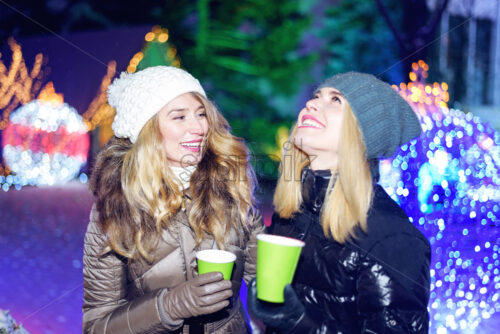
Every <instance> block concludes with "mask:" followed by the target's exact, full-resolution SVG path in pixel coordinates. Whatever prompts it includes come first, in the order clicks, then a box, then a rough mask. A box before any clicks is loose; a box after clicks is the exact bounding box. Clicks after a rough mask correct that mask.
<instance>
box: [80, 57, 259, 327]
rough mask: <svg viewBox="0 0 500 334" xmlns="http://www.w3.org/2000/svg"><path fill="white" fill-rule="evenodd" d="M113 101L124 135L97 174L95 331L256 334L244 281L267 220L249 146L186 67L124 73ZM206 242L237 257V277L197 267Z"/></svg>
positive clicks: (87, 316)
mask: <svg viewBox="0 0 500 334" xmlns="http://www.w3.org/2000/svg"><path fill="white" fill-rule="evenodd" d="M108 100H109V103H110V105H111V106H112V107H114V108H115V109H116V116H115V119H114V122H113V126H112V127H113V131H114V134H115V136H114V137H113V138H112V139H111V140H110V141H109V143H108V144H107V145H106V146H105V147H104V148H103V150H102V151H101V152H100V153H99V155H98V156H97V159H96V164H95V167H94V170H93V173H92V177H91V182H90V188H91V190H92V192H93V194H94V196H95V205H94V207H93V208H92V212H91V214H90V223H89V226H88V229H87V233H86V236H85V247H84V269H83V274H84V305H83V313H84V316H83V330H84V333H109V334H115V333H170V332H176V333H247V332H248V331H249V329H248V325H247V322H246V315H245V313H244V310H243V308H242V305H241V303H240V301H239V289H240V285H241V282H242V278H244V279H245V281H246V282H247V283H248V282H249V280H250V279H251V278H252V277H253V276H254V275H255V261H256V254H255V251H256V238H255V236H256V234H258V233H260V232H262V229H263V223H262V219H261V216H260V213H259V212H258V210H257V209H256V207H255V201H254V196H253V188H254V174H253V171H252V169H251V166H250V164H249V159H248V158H249V152H248V149H247V147H246V146H245V144H244V143H243V142H242V141H241V140H240V139H239V138H236V137H234V136H233V135H231V133H230V132H229V125H228V123H227V121H226V120H225V119H224V117H223V116H222V115H221V114H220V112H219V111H218V110H217V109H216V107H215V106H214V105H213V104H212V103H211V102H210V101H209V100H208V99H207V97H206V95H205V92H204V90H203V88H202V87H201V85H200V83H199V82H198V80H196V79H195V78H194V77H192V76H191V75H190V74H189V73H187V72H186V71H183V70H181V69H178V68H175V67H167V66H156V67H150V68H147V69H145V70H143V71H139V72H137V73H134V74H128V73H123V74H122V75H121V76H120V78H119V79H116V80H115V81H114V82H113V83H112V84H111V85H110V87H109V89H108ZM204 249H224V250H228V251H230V252H232V253H234V254H235V255H236V261H235V265H234V269H233V273H232V278H231V280H223V277H222V274H221V273H208V274H203V275H198V274H197V273H196V258H195V253H196V251H199V250H204Z"/></svg>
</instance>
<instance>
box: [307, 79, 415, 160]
mask: <svg viewBox="0 0 500 334" xmlns="http://www.w3.org/2000/svg"><path fill="white" fill-rule="evenodd" d="M324 87H331V88H335V89H337V90H338V91H339V92H340V93H342V95H344V97H345V98H346V100H347V101H348V102H349V105H350V106H351V108H352V111H353V112H354V115H355V116H356V119H357V121H358V124H359V127H360V129H361V133H362V134H363V140H364V143H365V146H366V158H367V159H368V160H370V159H379V158H388V157H391V156H392V155H393V154H394V153H395V152H396V150H397V149H398V147H399V146H401V145H403V144H405V143H407V142H408V141H410V140H411V139H414V138H415V137H418V136H419V135H420V133H421V132H422V128H421V126H420V122H419V120H418V118H417V115H416V114H415V112H414V111H413V110H412V109H411V107H410V105H409V104H408V102H406V101H405V100H404V99H403V98H402V97H401V96H400V95H399V94H398V93H397V92H396V91H395V90H394V88H392V87H391V86H390V85H389V84H387V83H385V82H383V81H381V80H379V79H377V78H376V77H374V76H373V75H371V74H366V73H358V72H347V73H341V74H337V75H334V76H333V77H331V78H329V79H327V80H326V81H325V82H323V83H322V84H321V85H320V86H319V87H318V88H317V89H316V91H317V90H319V89H321V88H324Z"/></svg>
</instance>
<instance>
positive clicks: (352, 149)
mask: <svg viewBox="0 0 500 334" xmlns="http://www.w3.org/2000/svg"><path fill="white" fill-rule="evenodd" d="M341 131H342V133H341V137H340V143H339V150H338V165H337V170H332V171H331V172H332V175H334V177H332V178H331V180H330V184H329V185H328V190H327V192H326V195H325V200H324V202H323V207H322V209H321V224H322V226H323V233H324V234H325V236H331V237H332V238H333V239H334V240H335V241H337V242H339V243H345V242H346V241H348V240H349V239H350V238H355V237H356V230H357V228H358V227H359V228H361V229H362V230H363V231H366V226H367V225H366V219H367V215H368V211H369V209H370V207H371V203H372V197H373V180H372V175H371V172H370V165H369V163H368V160H367V159H366V148H365V144H364V141H363V135H362V133H361V130H360V128H359V125H358V122H357V120H356V117H355V116H354V113H353V111H352V109H351V106H350V105H349V104H347V103H346V104H344V117H343V123H342V130H341ZM295 133H296V126H295V127H294V129H293V130H292V134H291V135H290V138H289V140H288V142H287V143H286V144H285V147H284V150H283V158H282V161H281V164H280V177H279V180H278V185H277V187H276V191H275V193H274V199H273V204H274V208H275V210H276V212H277V213H278V214H279V215H280V216H281V217H283V218H291V217H292V216H293V215H294V214H296V213H298V212H299V211H300V207H301V204H302V190H301V182H300V179H301V174H302V170H303V169H304V168H305V167H306V166H308V165H309V164H310V158H309V156H308V155H307V154H306V153H305V152H303V151H302V150H301V149H300V147H297V146H296V145H294V144H293V142H294V141H293V138H294V136H295ZM335 176H336V177H335Z"/></svg>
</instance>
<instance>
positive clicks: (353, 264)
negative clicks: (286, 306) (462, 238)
mask: <svg viewBox="0 0 500 334" xmlns="http://www.w3.org/2000/svg"><path fill="white" fill-rule="evenodd" d="M329 178H330V173H329V172H327V171H326V172H325V171H315V172H313V171H311V170H309V169H306V170H305V171H304V173H303V176H302V183H303V185H302V194H303V205H302V208H301V212H300V213H298V214H296V215H295V216H294V217H293V218H291V219H282V218H280V217H279V216H278V215H277V214H276V213H275V214H274V215H273V218H272V224H271V226H270V227H269V229H268V232H269V233H272V234H279V235H284V236H289V237H293V238H297V239H301V240H304V241H305V243H306V245H305V247H304V249H303V250H302V254H301V257H300V260H299V264H298V266H297V272H296V274H295V277H294V281H293V283H292V286H293V288H294V290H295V292H296V293H297V295H298V297H299V299H300V300H301V302H302V303H303V304H304V306H305V309H306V313H305V315H304V316H303V317H302V319H301V321H300V322H299V323H298V324H297V326H295V327H294V328H293V330H292V331H291V333H318V334H319V333H378V334H380V333H427V331H428V322H429V315H428V312H427V302H428V300H429V262H430V246H429V243H428V241H427V239H426V238H425V237H424V236H423V235H422V234H421V233H420V232H419V231H418V230H417V229H416V228H415V227H414V226H413V224H412V223H411V222H409V220H408V217H407V216H406V214H405V213H404V212H403V210H402V209H401V208H400V207H399V206H398V205H397V203H395V202H394V201H393V200H392V199H391V198H390V197H389V196H388V195H387V193H386V192H385V191H384V190H383V188H382V187H380V186H379V185H376V186H375V189H374V198H373V206H372V208H371V210H370V211H369V214H368V222H367V225H368V231H367V233H363V232H361V231H360V232H359V233H358V236H359V237H358V238H357V239H356V240H353V241H349V242H347V243H345V244H340V243H337V242H335V241H334V240H333V239H332V238H329V237H325V235H324V234H323V230H322V227H321V224H320V222H319V212H320V210H321V206H322V204H323V198H324V194H325V191H326V188H327V185H328V181H329Z"/></svg>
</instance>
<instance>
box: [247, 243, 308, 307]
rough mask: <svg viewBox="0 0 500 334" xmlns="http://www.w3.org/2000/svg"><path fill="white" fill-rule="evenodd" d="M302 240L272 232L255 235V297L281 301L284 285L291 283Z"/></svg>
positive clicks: (302, 245) (269, 300)
mask: <svg viewBox="0 0 500 334" xmlns="http://www.w3.org/2000/svg"><path fill="white" fill-rule="evenodd" d="M304 245H305V243H304V242H303V241H300V240H297V239H292V238H287V237H282V236H278V235H272V234H259V235H257V298H259V299H261V300H264V301H266V302H272V303H283V302H284V301H285V299H284V296H283V293H284V291H285V285H287V284H290V283H292V279H293V275H294V274H295V269H296V268H297V263H298V262H299V257H300V252H301V251H302V247H304Z"/></svg>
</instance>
